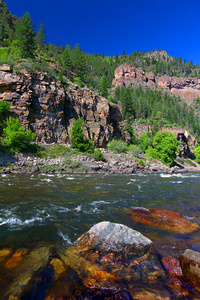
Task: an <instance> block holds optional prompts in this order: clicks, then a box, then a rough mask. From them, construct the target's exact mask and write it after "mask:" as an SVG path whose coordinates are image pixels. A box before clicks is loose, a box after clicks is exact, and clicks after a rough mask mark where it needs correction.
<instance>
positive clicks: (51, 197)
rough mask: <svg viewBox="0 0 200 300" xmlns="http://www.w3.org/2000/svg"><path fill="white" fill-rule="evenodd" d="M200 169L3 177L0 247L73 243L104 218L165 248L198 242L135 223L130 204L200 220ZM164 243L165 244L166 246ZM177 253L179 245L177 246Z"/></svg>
mask: <svg viewBox="0 0 200 300" xmlns="http://www.w3.org/2000/svg"><path fill="white" fill-rule="evenodd" d="M199 193H200V173H190V174H189V173H188V174H174V175H168V174H160V175H93V174H92V175H68V174H55V175H49V174H38V175H29V174H20V175H19V174H17V175H10V174H8V175H4V174H3V175H1V176H0V248H2V247H11V248H16V247H24V246H25V247H27V246H29V247H34V245H35V243H40V242H43V241H44V240H45V241H49V242H50V243H52V244H55V243H56V244H57V243H62V244H66V245H68V244H70V243H73V242H74V241H75V240H76V239H77V238H78V237H79V236H80V235H81V234H82V233H83V232H85V231H87V230H88V229H89V228H90V227H91V226H93V225H94V224H96V223H98V222H101V221H105V220H106V221H111V222H115V223H122V224H125V225H127V226H130V227H131V228H134V229H136V230H139V231H141V232H142V233H143V234H144V235H146V236H147V237H149V238H151V239H153V240H154V241H155V243H156V244H158V246H159V250H162V247H163V249H164V248H165V247H167V244H168V242H169V240H170V241H171V242H173V241H174V242H177V241H179V242H182V243H183V244H188V243H190V240H191V241H192V244H193V247H194V248H195V250H198V251H200V244H198V243H195V242H194V240H198V238H199V232H195V233H194V234H189V235H187V236H185V235H180V236H179V235H177V234H174V233H166V232H163V231H161V230H157V229H154V228H152V227H147V226H146V227H145V226H144V225H139V224H136V223H134V222H133V221H132V220H131V218H130V216H128V215H127V213H126V209H130V208H134V207H155V208H162V209H167V210H173V211H176V212H180V213H182V214H183V215H184V216H185V217H187V218H189V219H191V220H193V221H195V222H197V223H199V224H200V196H199ZM160 244H162V247H161V248H160ZM171 251H172V252H174V251H175V250H173V249H172V250H171Z"/></svg>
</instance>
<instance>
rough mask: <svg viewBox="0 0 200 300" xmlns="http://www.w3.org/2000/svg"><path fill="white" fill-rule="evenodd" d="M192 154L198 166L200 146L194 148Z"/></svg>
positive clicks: (199, 162)
mask: <svg viewBox="0 0 200 300" xmlns="http://www.w3.org/2000/svg"><path fill="white" fill-rule="evenodd" d="M194 153H195V155H196V159H195V160H196V162H198V164H200V146H198V147H196V148H195V149H194Z"/></svg>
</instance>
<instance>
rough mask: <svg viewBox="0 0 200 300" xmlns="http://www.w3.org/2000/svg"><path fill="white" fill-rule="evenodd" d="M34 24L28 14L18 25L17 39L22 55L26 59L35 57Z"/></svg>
mask: <svg viewBox="0 0 200 300" xmlns="http://www.w3.org/2000/svg"><path fill="white" fill-rule="evenodd" d="M33 26H34V24H33V22H32V20H31V17H30V15H29V13H28V12H26V13H25V14H24V15H23V16H22V17H21V18H20V22H19V24H18V25H17V39H18V40H19V47H20V50H21V55H22V57H24V58H27V57H33V56H34V51H35V31H34V28H33Z"/></svg>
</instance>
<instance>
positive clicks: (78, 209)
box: [74, 205, 82, 211]
mask: <svg viewBox="0 0 200 300" xmlns="http://www.w3.org/2000/svg"><path fill="white" fill-rule="evenodd" d="M81 208H82V205H79V206H77V207H76V208H75V209H74V210H76V211H81Z"/></svg>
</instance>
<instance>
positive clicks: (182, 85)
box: [113, 64, 200, 103]
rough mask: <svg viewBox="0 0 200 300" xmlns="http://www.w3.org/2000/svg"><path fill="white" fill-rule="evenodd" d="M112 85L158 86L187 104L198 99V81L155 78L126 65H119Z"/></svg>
mask: <svg viewBox="0 0 200 300" xmlns="http://www.w3.org/2000/svg"><path fill="white" fill-rule="evenodd" d="M113 85H114V87H115V88H116V87H117V86H129V85H130V86H133V87H138V86H139V85H141V86H143V87H144V88H147V87H151V88H156V86H159V87H161V88H163V89H165V90H168V91H169V92H170V93H171V94H174V95H176V96H180V97H181V98H183V99H186V100H187V101H188V103H191V101H192V100H193V99H195V98H197V97H200V79H198V78H193V77H186V78H179V77H170V76H167V75H159V76H155V74H154V73H153V72H145V71H144V70H143V69H142V68H136V67H133V66H130V65H128V64H126V65H121V66H119V67H118V68H117V69H116V70H115V78H114V80H113Z"/></svg>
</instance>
